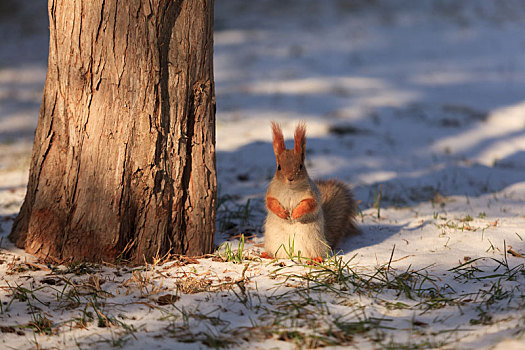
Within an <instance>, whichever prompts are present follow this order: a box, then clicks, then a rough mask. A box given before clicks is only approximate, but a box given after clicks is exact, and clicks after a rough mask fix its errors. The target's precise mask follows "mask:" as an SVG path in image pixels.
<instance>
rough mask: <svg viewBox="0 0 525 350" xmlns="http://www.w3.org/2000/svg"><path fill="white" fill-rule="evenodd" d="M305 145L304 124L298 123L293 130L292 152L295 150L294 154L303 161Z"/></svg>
mask: <svg viewBox="0 0 525 350" xmlns="http://www.w3.org/2000/svg"><path fill="white" fill-rule="evenodd" d="M305 145H306V124H305V123H304V122H300V123H299V124H298V125H297V127H296V128H295V136H294V150H295V153H297V154H300V155H301V158H302V160H303V161H304V152H305Z"/></svg>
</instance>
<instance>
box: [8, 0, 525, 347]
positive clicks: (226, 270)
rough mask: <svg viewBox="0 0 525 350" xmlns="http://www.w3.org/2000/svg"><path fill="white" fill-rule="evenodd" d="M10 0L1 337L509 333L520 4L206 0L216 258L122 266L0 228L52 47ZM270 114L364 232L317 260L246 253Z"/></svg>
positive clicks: (257, 212) (264, 166) (524, 122)
mask: <svg viewBox="0 0 525 350" xmlns="http://www.w3.org/2000/svg"><path fill="white" fill-rule="evenodd" d="M5 3H6V4H8V5H2V4H4V2H2V4H0V237H4V239H3V241H2V242H1V248H2V249H1V250H0V300H1V305H0V344H1V345H0V346H2V347H3V348H15V349H25V348H34V347H39V346H40V347H42V348H73V347H79V348H111V347H125V348H126V349H127V348H131V349H143V348H145V347H151V348H160V349H164V348H165V349H172V348H181V349H186V348H206V347H240V348H261V349H266V348H271V347H275V348H295V347H299V348H302V347H321V346H333V347H337V346H345V347H350V348H356V349H368V348H410V349H412V348H447V349H457V348H461V349H490V348H496V349H505V350H510V349H521V348H525V311H524V309H525V287H524V285H525V267H524V264H525V258H524V255H525V242H524V239H525V228H524V227H525V165H524V164H525V38H524V36H523V29H524V28H525V5H523V2H522V1H519V0H516V1H505V2H501V1H496V0H493V1H476V0H465V1H452V0H424V1H423V0H421V1H408V0H406V1H400V0H396V1H387V0H375V1H365V0H355V1H344V0H295V1H292V0H262V1H242V0H237V1H233V0H218V1H217V2H216V22H215V30H216V34H215V80H216V93H217V106H218V110H217V166H218V173H219V184H220V188H219V195H220V202H221V205H220V207H219V218H218V228H219V232H218V234H217V239H216V241H217V244H218V245H220V244H222V247H221V251H222V253H221V254H222V258H217V257H215V258H212V257H207V258H201V259H197V260H191V259H190V260H187V259H182V258H181V259H180V261H177V260H172V261H168V262H159V263H157V264H155V265H147V266H143V267H141V268H138V269H134V270H131V269H127V268H124V267H113V266H92V265H88V264H78V265H74V266H67V267H64V266H62V267H54V266H46V265H44V264H41V263H39V262H38V261H35V260H34V258H32V257H30V256H26V255H24V253H23V252H21V251H19V250H17V249H15V248H14V247H13V246H12V245H11V244H10V243H9V242H7V240H6V239H5V236H6V235H7V234H8V232H9V229H10V227H11V225H12V220H13V218H14V216H15V215H16V213H17V211H18V210H19V207H20V205H21V203H22V200H23V196H24V193H25V185H26V183H27V171H28V162H29V161H28V159H29V157H30V152H31V142H32V134H33V130H34V128H35V126H36V121H37V118H38V108H39V102H40V98H41V92H42V88H43V82H44V79H45V72H46V63H47V62H46V56H47V32H46V27H47V22H46V21H47V20H46V4H45V2H44V1H36V0H35V1H31V2H29V1H27V2H15V1H11V2H9V1H8V2H5ZM11 3H12V4H15V5H10V4H11ZM270 120H276V121H279V122H280V123H281V125H282V126H283V129H284V133H285V135H288V136H290V137H291V136H292V134H293V129H294V127H295V124H296V123H297V122H298V121H300V120H304V121H306V122H307V124H308V139H307V162H308V169H309V172H310V174H311V175H312V176H313V177H320V178H330V177H337V178H339V179H341V180H343V181H345V182H347V183H348V184H351V185H352V186H353V188H354V191H355V194H356V198H357V199H358V200H359V201H360V203H359V206H360V210H361V212H360V215H359V216H358V222H359V224H360V227H361V230H362V233H361V234H360V235H358V236H356V237H352V238H350V239H348V240H347V241H346V242H344V244H342V246H341V247H340V248H341V253H340V255H339V256H338V257H336V258H333V259H332V260H330V261H327V262H325V263H324V264H323V265H322V266H313V267H312V266H304V265H303V264H301V263H298V262H297V261H295V260H294V261H291V260H283V261H278V262H272V261H270V260H265V259H263V260H261V259H260V258H258V257H257V255H258V253H259V252H260V251H261V248H260V244H261V243H262V231H261V225H262V222H263V220H264V205H263V200H262V199H263V196H264V192H265V190H266V186H267V184H268V182H269V180H270V179H271V177H272V175H273V171H274V166H275V165H274V156H273V153H272V147H271V143H270V141H271V134H270V129H269V121H270ZM379 194H381V195H380V197H381V200H380V201H378V196H379ZM242 233H244V234H246V236H247V237H248V236H250V237H252V238H250V239H247V241H246V244H245V246H244V249H243V250H242V253H243V254H240V256H239V255H237V256H235V255H234V254H228V253H227V252H226V251H227V250H228V248H232V249H233V251H234V252H235V251H236V250H237V248H238V247H239V240H238V239H236V238H235V237H236V236H237V235H239V234H242ZM253 235H255V237H253ZM225 260H230V261H225ZM166 295H167V296H166ZM170 295H171V296H170Z"/></svg>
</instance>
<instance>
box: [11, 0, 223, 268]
mask: <svg viewBox="0 0 525 350" xmlns="http://www.w3.org/2000/svg"><path fill="white" fill-rule="evenodd" d="M48 11H49V22H50V26H49V29H50V43H49V62H48V72H47V78H46V84H45V88H44V94H43V98H42V104H41V107H40V116H39V122H38V126H37V130H36V134H35V143H34V146H33V156H32V161H31V168H30V174H29V183H28V188H27V194H26V198H25V201H24V204H23V206H22V209H21V211H20V213H19V215H18V217H17V218H16V220H15V223H14V225H13V230H12V232H11V235H10V238H11V239H12V240H13V241H15V242H16V245H17V246H18V247H24V248H25V249H26V251H27V252H29V253H32V254H35V255H38V256H40V257H44V258H48V259H50V260H55V261H68V260H74V261H101V260H105V261H114V260H115V259H117V258H118V257H122V258H125V259H127V260H129V261H131V262H132V263H138V262H143V261H144V258H145V259H149V260H150V259H152V257H154V256H156V255H163V254H164V253H166V252H168V251H170V250H171V252H174V253H180V254H187V255H198V254H202V253H206V252H210V251H211V250H212V248H213V235H214V230H215V202H216V170H215V97H214V83H213V59H212V55H213V32H212V30H213V0H126V1H118V0H89V1H83V0H49V5H48Z"/></svg>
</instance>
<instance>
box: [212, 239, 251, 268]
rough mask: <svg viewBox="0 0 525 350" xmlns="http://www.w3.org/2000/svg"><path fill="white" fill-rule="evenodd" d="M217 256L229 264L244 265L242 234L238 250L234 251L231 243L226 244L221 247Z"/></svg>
mask: <svg viewBox="0 0 525 350" xmlns="http://www.w3.org/2000/svg"><path fill="white" fill-rule="evenodd" d="M217 254H218V255H219V257H221V258H224V259H225V260H226V261H228V262H233V263H236V264H242V263H243V261H244V235H243V234H242V235H241V236H240V238H239V245H238V246H237V250H233V248H232V244H231V243H230V242H225V243H223V244H221V245H220V247H219V249H218V250H217Z"/></svg>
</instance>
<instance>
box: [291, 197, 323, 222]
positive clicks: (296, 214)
mask: <svg viewBox="0 0 525 350" xmlns="http://www.w3.org/2000/svg"><path fill="white" fill-rule="evenodd" d="M316 208H317V203H316V202H315V199H313V198H307V199H303V200H302V201H301V202H300V203H299V205H298V206H297V207H295V209H294V210H292V218H293V219H294V220H297V219H299V218H301V217H302V216H304V215H306V214H309V213H311V212H313V211H314V210H315V209H316Z"/></svg>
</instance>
